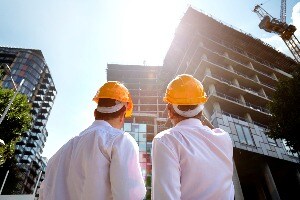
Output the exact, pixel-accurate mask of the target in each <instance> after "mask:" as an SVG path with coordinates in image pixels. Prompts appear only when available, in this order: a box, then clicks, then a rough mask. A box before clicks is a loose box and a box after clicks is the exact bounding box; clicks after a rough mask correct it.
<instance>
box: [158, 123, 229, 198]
mask: <svg viewBox="0 0 300 200" xmlns="http://www.w3.org/2000/svg"><path fill="white" fill-rule="evenodd" d="M232 156H233V147H232V142H231V139H230V136H229V134H228V133H226V132H225V131H223V130H222V129H219V128H217V129H213V130H211V129H209V128H208V127H207V126H203V125H202V124H201V122H200V120H198V119H194V118H190V119H187V120H183V121H181V122H179V123H178V124H177V125H176V126H175V127H174V128H171V129H168V130H165V131H163V132H161V133H159V134H157V135H156V136H155V138H154V140H153V143H152V199H153V200H179V199H183V200H185V199H188V200H194V199H195V200H198V199H201V200H206V199H210V200H211V199H213V200H218V199H222V200H223V199H224V200H225V199H226V200H229V199H230V200H231V199H234V186H233V182H232V175H233V161H232Z"/></svg>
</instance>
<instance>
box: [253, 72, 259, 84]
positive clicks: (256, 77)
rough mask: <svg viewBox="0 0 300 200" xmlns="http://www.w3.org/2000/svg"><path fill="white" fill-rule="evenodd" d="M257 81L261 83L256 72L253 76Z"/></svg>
mask: <svg viewBox="0 0 300 200" xmlns="http://www.w3.org/2000/svg"><path fill="white" fill-rule="evenodd" d="M252 78H253V79H254V80H255V81H256V82H258V83H260V81H259V79H258V76H257V75H256V74H255V75H254V76H253V77H252Z"/></svg>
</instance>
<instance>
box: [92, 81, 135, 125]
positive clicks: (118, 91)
mask: <svg viewBox="0 0 300 200" xmlns="http://www.w3.org/2000/svg"><path fill="white" fill-rule="evenodd" d="M93 101H95V102H96V103H97V104H98V106H97V109H96V110H97V112H96V113H95V117H96V119H102V120H109V119H113V118H116V117H118V116H120V115H121V114H123V113H124V111H125V117H130V116H131V114H132V109H133V103H132V99H131V96H130V93H129V91H128V89H127V88H126V87H125V86H124V85H123V84H121V83H120V82H118V81H108V82H107V83H105V84H104V85H103V86H102V87H100V89H99V90H98V91H97V93H96V95H95V97H94V98H93Z"/></svg>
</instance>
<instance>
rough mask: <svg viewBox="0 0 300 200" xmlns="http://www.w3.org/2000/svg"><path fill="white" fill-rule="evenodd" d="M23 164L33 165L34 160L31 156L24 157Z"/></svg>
mask: <svg viewBox="0 0 300 200" xmlns="http://www.w3.org/2000/svg"><path fill="white" fill-rule="evenodd" d="M21 162H22V163H31V162H32V158H31V156H29V155H24V156H23V157H22V158H21Z"/></svg>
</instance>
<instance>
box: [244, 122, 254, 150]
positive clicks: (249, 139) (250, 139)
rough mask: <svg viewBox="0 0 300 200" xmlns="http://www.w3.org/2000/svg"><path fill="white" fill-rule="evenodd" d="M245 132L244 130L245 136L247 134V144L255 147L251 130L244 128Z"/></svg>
mask: <svg viewBox="0 0 300 200" xmlns="http://www.w3.org/2000/svg"><path fill="white" fill-rule="evenodd" d="M243 130H244V134H245V137H246V141H247V143H248V144H249V145H253V146H254V143H253V140H252V137H251V133H250V130H249V128H248V127H245V126H243Z"/></svg>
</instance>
